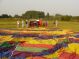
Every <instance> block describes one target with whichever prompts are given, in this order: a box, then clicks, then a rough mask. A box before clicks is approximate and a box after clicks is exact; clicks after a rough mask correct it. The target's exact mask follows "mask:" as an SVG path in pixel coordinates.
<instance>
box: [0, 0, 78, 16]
mask: <svg viewBox="0 0 79 59" xmlns="http://www.w3.org/2000/svg"><path fill="white" fill-rule="evenodd" d="M28 10H37V11H44V12H45V13H47V12H49V13H50V14H51V15H55V14H56V13H59V14H63V15H66V14H68V15H74V16H78V15H79V0H0V15H1V14H11V15H15V14H19V15H21V14H22V13H24V12H25V11H28Z"/></svg>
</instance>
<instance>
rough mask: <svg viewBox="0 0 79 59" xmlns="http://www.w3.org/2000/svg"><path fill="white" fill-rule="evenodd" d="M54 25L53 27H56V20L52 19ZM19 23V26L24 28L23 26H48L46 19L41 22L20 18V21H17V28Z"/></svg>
mask: <svg viewBox="0 0 79 59" xmlns="http://www.w3.org/2000/svg"><path fill="white" fill-rule="evenodd" d="M20 22H21V24H20ZM53 24H54V25H55V27H58V21H57V20H56V21H54V23H53ZM20 25H21V27H22V28H24V27H26V28H27V27H41V26H44V27H48V21H44V22H42V20H34V21H30V22H29V21H28V20H26V21H24V20H22V21H19V20H18V21H17V28H20Z"/></svg>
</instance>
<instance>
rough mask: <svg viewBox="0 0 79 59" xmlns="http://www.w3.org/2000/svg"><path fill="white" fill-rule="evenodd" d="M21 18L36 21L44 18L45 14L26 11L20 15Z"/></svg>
mask: <svg viewBox="0 0 79 59" xmlns="http://www.w3.org/2000/svg"><path fill="white" fill-rule="evenodd" d="M22 17H23V18H27V19H38V18H44V17H45V14H44V12H42V11H26V12H25V13H24V14H23V15H22Z"/></svg>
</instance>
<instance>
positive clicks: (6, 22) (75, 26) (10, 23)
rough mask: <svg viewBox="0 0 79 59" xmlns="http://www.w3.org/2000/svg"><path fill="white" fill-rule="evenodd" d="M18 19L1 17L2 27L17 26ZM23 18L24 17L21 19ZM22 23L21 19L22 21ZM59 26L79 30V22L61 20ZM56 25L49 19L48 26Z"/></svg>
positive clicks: (0, 25)
mask: <svg viewBox="0 0 79 59" xmlns="http://www.w3.org/2000/svg"><path fill="white" fill-rule="evenodd" d="M17 20H18V19H14V18H13V19H7V18H5V19H0V28H15V29H16V28H17V24H16V21H17ZM20 20H22V19H20ZM20 23H21V21H20ZM58 23H59V24H58V28H61V29H71V30H74V31H79V22H71V21H70V22H67V21H59V22H58ZM54 27H55V25H54V24H53V21H48V28H54ZM20 28H21V25H20Z"/></svg>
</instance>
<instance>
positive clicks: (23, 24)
mask: <svg viewBox="0 0 79 59" xmlns="http://www.w3.org/2000/svg"><path fill="white" fill-rule="evenodd" d="M22 28H24V20H22Z"/></svg>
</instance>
